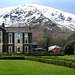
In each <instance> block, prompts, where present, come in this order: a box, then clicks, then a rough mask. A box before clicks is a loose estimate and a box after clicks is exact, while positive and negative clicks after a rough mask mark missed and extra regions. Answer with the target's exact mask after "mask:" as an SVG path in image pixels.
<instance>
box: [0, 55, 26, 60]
mask: <svg viewBox="0 0 75 75" xmlns="http://www.w3.org/2000/svg"><path fill="white" fill-rule="evenodd" d="M0 59H8V60H12V59H14V60H24V59H25V58H24V57H9V56H8V57H0Z"/></svg>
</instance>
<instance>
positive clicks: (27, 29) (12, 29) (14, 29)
mask: <svg viewBox="0 0 75 75" xmlns="http://www.w3.org/2000/svg"><path fill="white" fill-rule="evenodd" d="M0 28H1V29H4V30H6V32H31V28H30V27H28V26H26V27H3V26H2V25H0Z"/></svg>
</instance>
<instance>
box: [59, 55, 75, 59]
mask: <svg viewBox="0 0 75 75" xmlns="http://www.w3.org/2000/svg"><path fill="white" fill-rule="evenodd" d="M58 57H59V58H63V59H72V60H75V55H69V56H68V55H65V56H58Z"/></svg>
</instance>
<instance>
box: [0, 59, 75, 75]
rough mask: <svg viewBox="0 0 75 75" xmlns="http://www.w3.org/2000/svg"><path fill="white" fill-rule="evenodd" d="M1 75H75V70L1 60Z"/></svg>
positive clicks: (23, 61)
mask: <svg viewBox="0 0 75 75" xmlns="http://www.w3.org/2000/svg"><path fill="white" fill-rule="evenodd" d="M0 75H75V69H72V68H68V67H64V66H57V65H52V64H46V63H41V62H35V61H28V60H0Z"/></svg>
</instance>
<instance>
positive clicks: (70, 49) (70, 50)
mask: <svg viewBox="0 0 75 75" xmlns="http://www.w3.org/2000/svg"><path fill="white" fill-rule="evenodd" d="M74 45H75V41H69V42H67V44H66V45H65V46H64V48H63V53H64V54H68V55H69V54H74V48H75V47H74Z"/></svg>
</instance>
